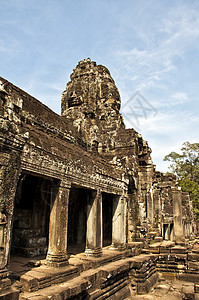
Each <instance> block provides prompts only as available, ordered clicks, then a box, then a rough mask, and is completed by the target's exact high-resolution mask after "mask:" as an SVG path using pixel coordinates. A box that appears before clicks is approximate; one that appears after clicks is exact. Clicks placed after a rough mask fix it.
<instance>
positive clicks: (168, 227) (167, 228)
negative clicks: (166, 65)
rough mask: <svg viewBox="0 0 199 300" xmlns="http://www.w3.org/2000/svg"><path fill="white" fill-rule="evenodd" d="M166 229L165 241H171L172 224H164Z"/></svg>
mask: <svg viewBox="0 0 199 300" xmlns="http://www.w3.org/2000/svg"><path fill="white" fill-rule="evenodd" d="M164 227H165V233H164V234H165V240H167V241H168V240H170V224H164Z"/></svg>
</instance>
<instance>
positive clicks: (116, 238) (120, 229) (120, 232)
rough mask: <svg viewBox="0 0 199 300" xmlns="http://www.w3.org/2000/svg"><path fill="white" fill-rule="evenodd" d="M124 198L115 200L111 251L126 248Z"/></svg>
mask: <svg viewBox="0 0 199 300" xmlns="http://www.w3.org/2000/svg"><path fill="white" fill-rule="evenodd" d="M124 217H125V214H124V197H123V196H115V197H114V198H113V220H112V244H111V248H110V250H124V248H125V232H126V230H125V226H126V224H125V221H124Z"/></svg>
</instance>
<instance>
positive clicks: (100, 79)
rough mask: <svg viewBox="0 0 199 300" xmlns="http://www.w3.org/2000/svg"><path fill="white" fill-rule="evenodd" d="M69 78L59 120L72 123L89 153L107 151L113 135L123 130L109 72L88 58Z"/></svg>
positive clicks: (118, 103)
mask: <svg viewBox="0 0 199 300" xmlns="http://www.w3.org/2000/svg"><path fill="white" fill-rule="evenodd" d="M70 78H71V81H70V82H69V83H68V84H67V86H66V90H65V91H64V92H63V95H62V104H61V113H62V116H66V117H67V118H70V119H72V122H73V125H74V126H76V127H77V128H78V131H79V132H80V133H81V135H82V138H83V140H84V142H85V143H86V145H87V148H88V149H91V150H97V151H99V152H100V151H102V152H106V151H109V150H110V149H111V147H112V146H111V143H113V137H114V135H116V133H117V131H118V130H120V129H122V128H124V127H125V126H124V122H123V118H122V115H121V114H120V112H119V110H120V104H121V99H120V94H119V92H118V89H117V87H116V85H115V82H114V80H113V78H112V77H111V75H110V72H109V71H108V69H107V68H106V67H104V66H102V65H97V64H96V62H93V61H91V60H90V58H88V59H84V60H82V61H80V62H79V63H78V65H77V66H76V68H75V69H74V70H73V73H72V74H71V76H70ZM107 133H108V136H107Z"/></svg>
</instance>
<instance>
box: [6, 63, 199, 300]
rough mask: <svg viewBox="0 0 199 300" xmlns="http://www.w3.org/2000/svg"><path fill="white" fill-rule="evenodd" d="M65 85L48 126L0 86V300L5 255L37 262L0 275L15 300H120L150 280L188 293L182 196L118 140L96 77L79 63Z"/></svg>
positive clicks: (133, 139)
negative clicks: (174, 282)
mask: <svg viewBox="0 0 199 300" xmlns="http://www.w3.org/2000/svg"><path fill="white" fill-rule="evenodd" d="M70 79H71V81H70V82H69V83H68V84H67V86H66V90H65V91H64V92H63V94H62V103H61V116H59V115H57V114H56V113H54V112H53V111H51V110H50V109H49V108H48V107H46V106H45V105H43V104H42V103H41V102H39V101H38V100H37V99H35V98H34V97H32V96H30V95H28V94H27V93H26V92H24V91H22V90H21V89H19V88H18V87H16V86H14V85H13V84H11V83H10V82H8V81H7V80H5V79H3V78H0V283H1V286H0V297H1V294H2V297H3V294H4V293H5V292H7V291H8V292H10V293H15V291H14V290H13V291H12V289H11V287H10V285H11V282H10V281H9V279H8V276H9V272H8V271H7V267H8V268H9V264H10V261H9V257H10V253H11V256H12V255H13V254H16V255H18V256H19V255H21V257H23V256H24V257H35V259H36V257H38V255H40V256H41V255H42V258H41V257H40V258H39V259H38V260H39V261H41V265H40V266H37V267H36V265H34V264H32V265H31V267H33V268H32V269H31V270H30V264H29V265H28V263H27V262H28V261H27V260H26V259H24V262H23V263H22V261H20V262H19V261H15V263H13V264H11V276H12V280H13V281H14V280H16V279H17V280H20V284H21V285H22V287H20V285H17V286H18V288H17V292H16V293H15V294H16V295H17V293H19V292H20V293H21V295H20V298H21V299H49V297H51V299H67V298H70V297H77V298H78V297H79V298H83V297H87V296H89V297H90V296H91V298H92V297H93V298H98V299H102V298H104V299H113V298H114V297H116V298H118V299H122V297H127V296H128V295H129V292H130V287H129V282H130V281H132V285H134V289H135V290H136V291H137V292H138V293H145V292H148V291H149V290H150V289H151V288H152V286H153V285H154V284H155V282H156V280H157V272H156V270H157V269H158V270H161V271H162V272H168V273H170V274H172V272H173V273H175V276H177V275H178V276H179V278H180V276H181V275H183V276H184V277H182V278H187V280H189V279H190V280H191V281H195V282H196V278H197V276H198V271H197V267H198V261H199V259H198V253H199V250H198V242H195V241H194V237H195V235H196V226H195V221H194V215H193V210H192V203H191V200H190V198H189V195H188V194H186V193H185V194H183V193H182V192H181V190H180V189H179V187H178V182H177V178H176V177H175V176H174V175H163V174H162V173H160V172H157V171H156V170H155V166H154V164H153V162H152V160H151V149H150V147H149V145H148V143H147V142H146V141H144V140H143V138H142V136H141V135H140V134H139V133H138V132H136V131H135V130H134V129H126V128H125V125H124V122H123V117H122V114H121V113H120V106H121V99H120V95H119V91H118V89H117V87H116V85H115V82H114V80H113V78H112V77H111V74H110V72H109V71H108V69H107V68H106V67H104V66H101V65H97V64H96V63H95V62H93V61H91V60H90V59H86V60H83V61H81V62H79V63H78V65H77V66H76V67H75V69H74V70H73V73H72V74H71V77H70ZM185 238H186V241H187V239H188V238H190V239H192V243H190V244H189V245H188V246H185V244H184V243H185ZM128 242H129V245H128ZM154 242H155V243H154ZM158 242H159V243H158ZM175 242H177V243H178V245H176V246H175ZM174 246H175V247H174ZM187 249H189V251H188V250H187ZM47 250H48V251H47ZM187 251H188V254H187ZM191 251H192V252H191ZM46 252H47V256H46ZM141 252H145V255H140V256H139V254H140V253H141ZM151 252H152V253H157V254H158V255H153V254H150V253H151ZM146 253H147V255H146ZM75 254H76V256H74V255H75ZM132 256H136V257H133V258H132ZM36 260H37V259H36ZM25 261H26V263H25ZM12 268H15V269H13V270H12ZM17 268H19V269H18V270H19V272H18V274H17ZM88 269H91V270H88ZM191 276H192V277H193V278H191ZM52 285H54V287H55V286H56V289H54V288H53V286H52ZM132 289H133V287H132V286H131V290H132ZM40 291H41V292H40ZM187 293H188V292H187ZM168 294H169V292H168ZM13 297H15V296H14V294H13ZM16 297H17V296H16ZM116 298H115V299H116ZM13 299H14V298H13Z"/></svg>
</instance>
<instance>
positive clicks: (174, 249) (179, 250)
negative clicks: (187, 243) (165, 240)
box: [171, 246, 188, 254]
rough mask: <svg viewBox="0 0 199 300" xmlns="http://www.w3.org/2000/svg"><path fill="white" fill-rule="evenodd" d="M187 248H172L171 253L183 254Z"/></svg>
mask: <svg viewBox="0 0 199 300" xmlns="http://www.w3.org/2000/svg"><path fill="white" fill-rule="evenodd" d="M187 252H188V251H187V248H186V247H182V246H174V247H172V248H171V253H177V254H185V253H187Z"/></svg>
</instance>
